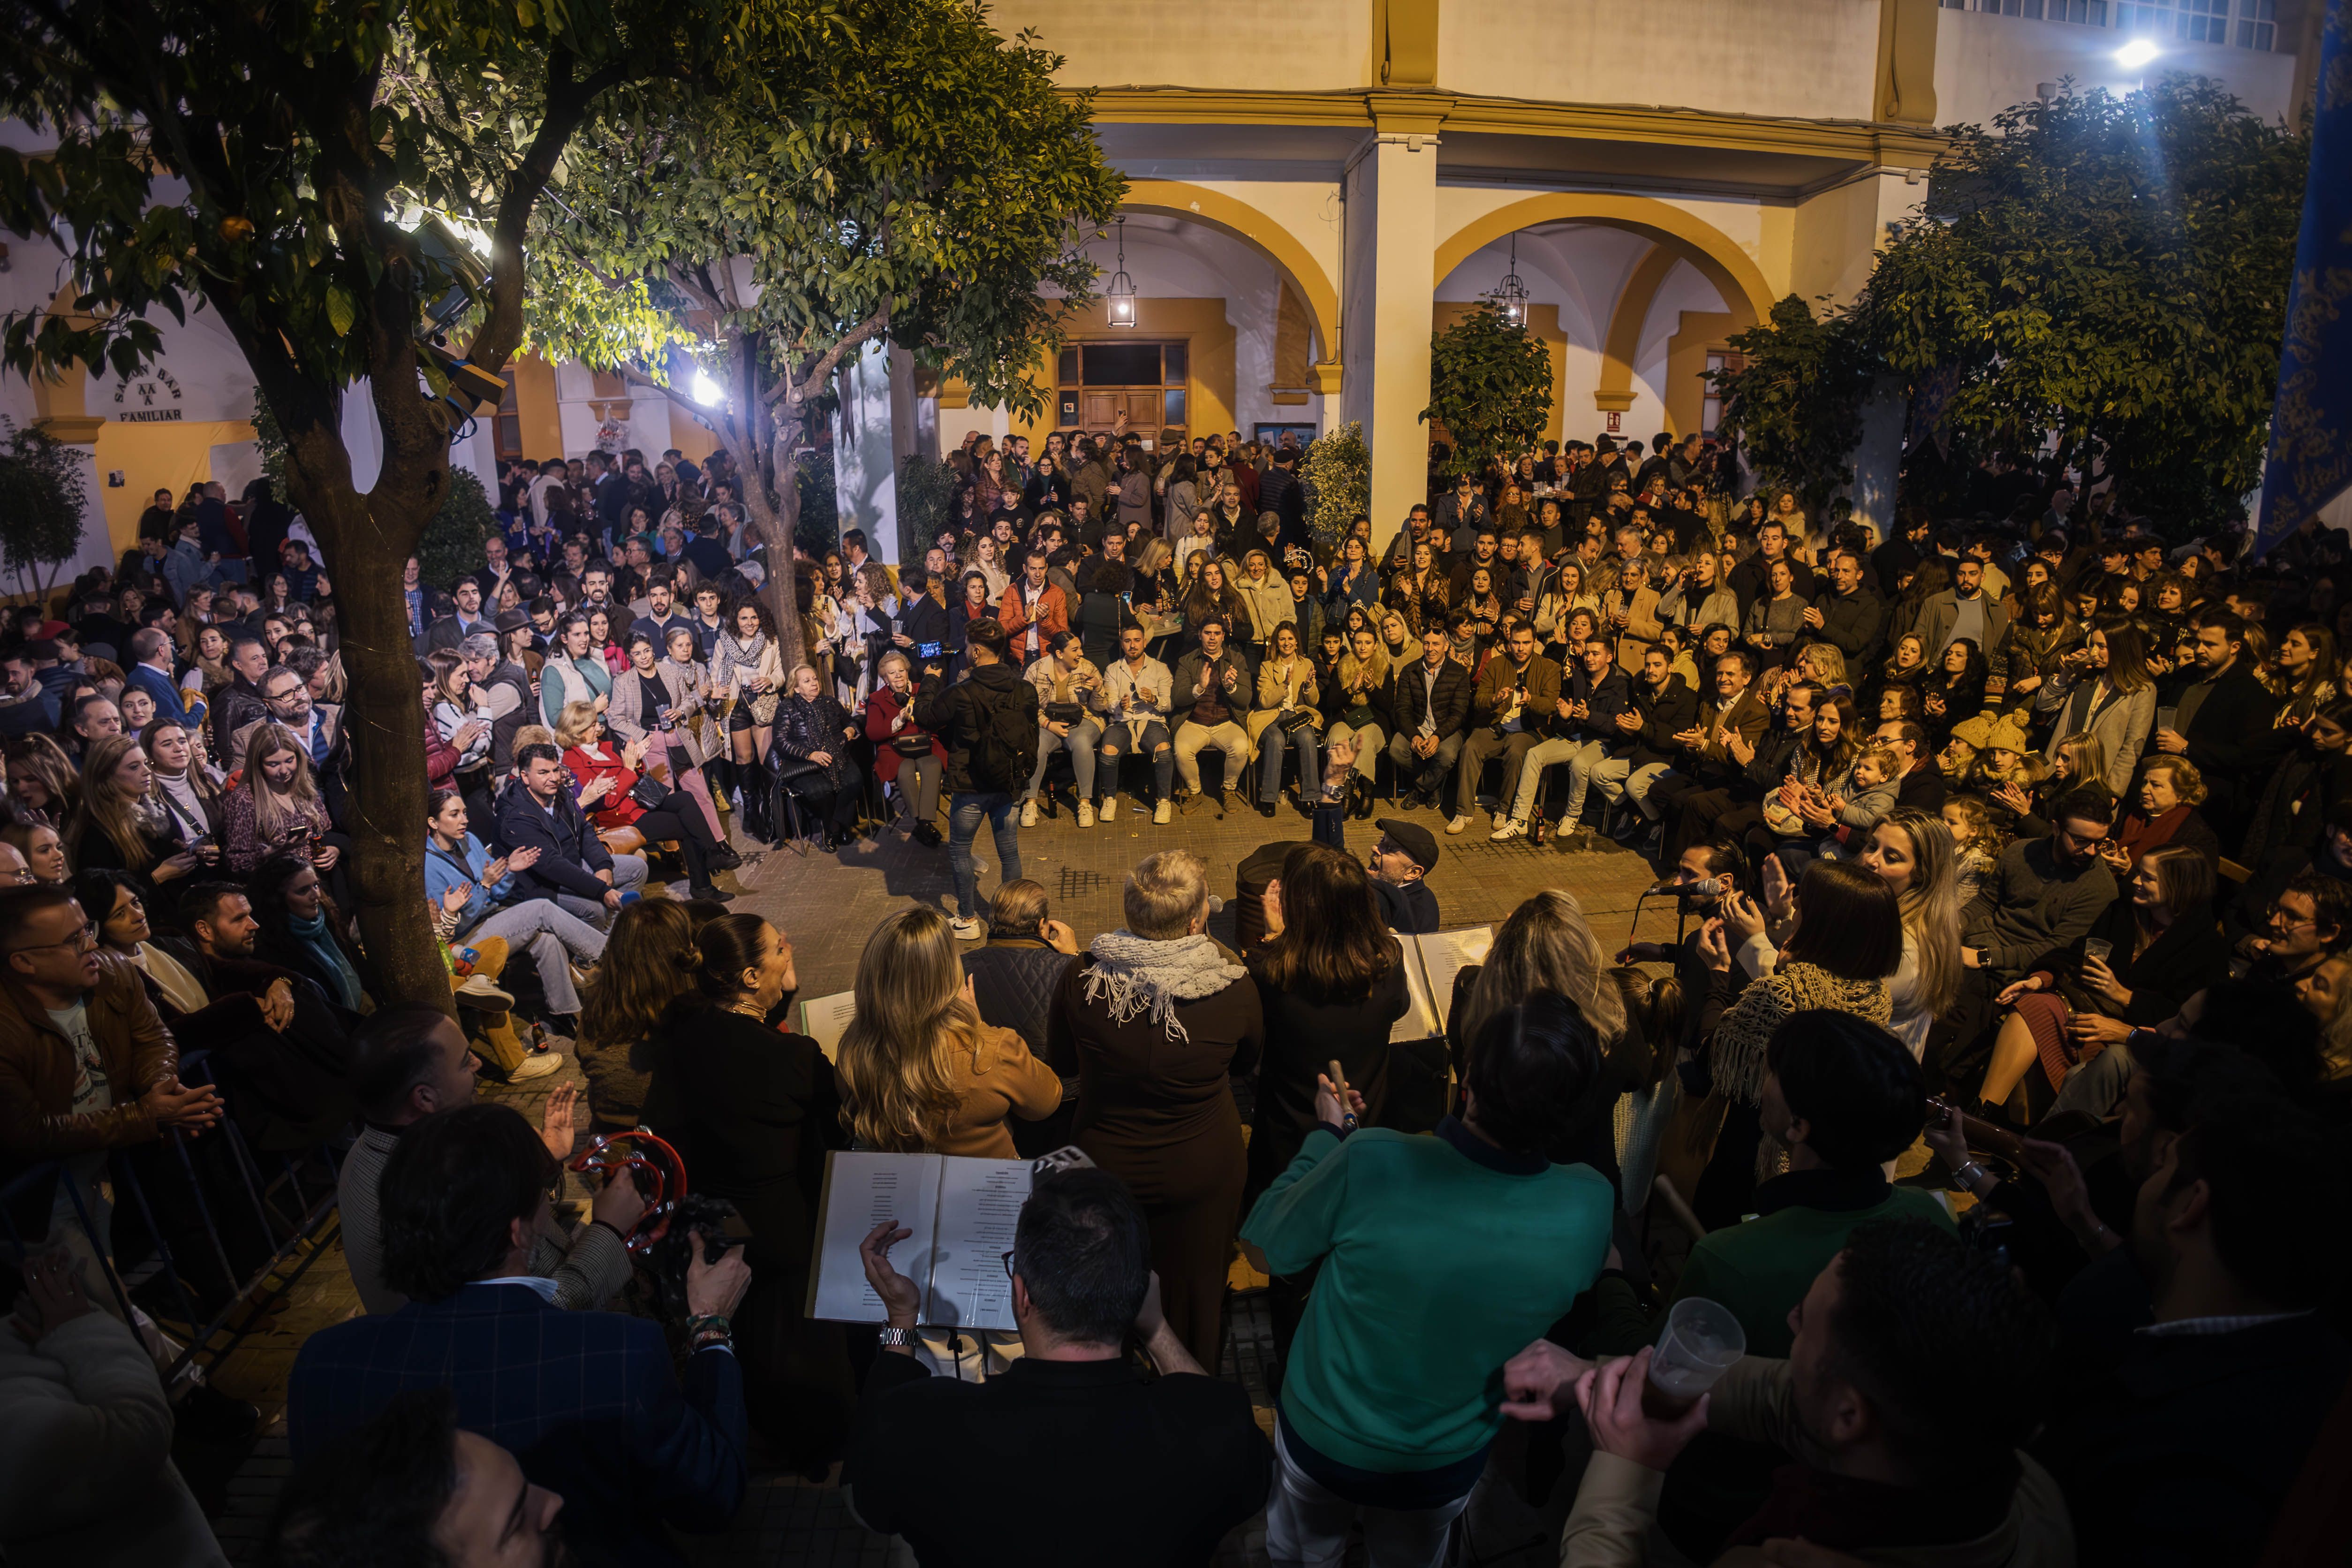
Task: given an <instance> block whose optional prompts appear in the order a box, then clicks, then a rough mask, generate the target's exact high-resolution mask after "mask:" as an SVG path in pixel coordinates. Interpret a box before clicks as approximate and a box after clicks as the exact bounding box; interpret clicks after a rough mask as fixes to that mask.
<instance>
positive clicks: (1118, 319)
mask: <svg viewBox="0 0 2352 1568" xmlns="http://www.w3.org/2000/svg"><path fill="white" fill-rule="evenodd" d="M1103 298H1104V299H1105V300H1108V302H1109V306H1110V324H1111V325H1112V326H1114V327H1131V326H1133V325H1135V279H1132V278H1129V276H1128V275H1127V220H1126V219H1125V218H1121V219H1119V220H1118V271H1116V272H1114V273H1112V274H1111V275H1110V287H1109V288H1108V289H1104V290H1103Z"/></svg>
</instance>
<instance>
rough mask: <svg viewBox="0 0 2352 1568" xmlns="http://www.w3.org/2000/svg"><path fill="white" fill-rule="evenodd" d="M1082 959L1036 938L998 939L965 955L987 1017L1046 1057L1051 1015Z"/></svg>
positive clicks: (977, 998) (975, 996) (966, 967)
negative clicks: (1066, 979)
mask: <svg viewBox="0 0 2352 1568" xmlns="http://www.w3.org/2000/svg"><path fill="white" fill-rule="evenodd" d="M1076 962H1077V961H1076V959H1074V958H1072V957H1071V956H1070V955H1069V954H1068V953H1066V952H1055V951H1054V950H1053V949H1052V948H1050V947H1047V946H1046V945H1045V942H1042V941H1040V940H1037V939H1035V938H1017V939H1014V940H1012V941H999V940H996V939H993V938H992V939H991V940H990V942H989V943H988V945H987V946H986V947H982V948H979V949H977V950H975V951H973V952H967V953H965V954H964V955H963V972H964V973H966V974H968V975H970V976H971V991H972V999H973V1000H974V1001H976V1002H978V1003H979V1004H980V1016H981V1019H982V1022H984V1023H990V1024H994V1025H995V1026H998V1027H999V1028H1003V1029H1011V1030H1013V1031H1014V1032H1016V1033H1017V1034H1019V1035H1020V1037H1022V1039H1024V1040H1025V1041H1026V1042H1028V1046H1029V1050H1030V1054H1031V1055H1033V1056H1034V1057H1036V1058H1037V1059H1038V1060H1040V1061H1043V1060H1044V1059H1045V1024H1046V1019H1047V1016H1048V1015H1049V1014H1050V1013H1051V1012H1052V1009H1053V1005H1054V997H1055V994H1057V993H1059V992H1060V990H1061V988H1062V981H1063V978H1064V977H1065V975H1066V974H1067V973H1068V971H1069V967H1070V965H1071V964H1072V963H1076Z"/></svg>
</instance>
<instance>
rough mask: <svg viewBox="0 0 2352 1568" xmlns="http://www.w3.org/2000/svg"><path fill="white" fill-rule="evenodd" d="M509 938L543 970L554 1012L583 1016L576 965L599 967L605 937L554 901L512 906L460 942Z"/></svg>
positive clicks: (542, 980)
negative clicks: (574, 978) (574, 973)
mask: <svg viewBox="0 0 2352 1568" xmlns="http://www.w3.org/2000/svg"><path fill="white" fill-rule="evenodd" d="M494 936H495V937H499V938H503V939H504V940H505V942H506V944H507V946H508V947H509V948H510V949H512V950H513V951H515V952H528V953H530V961H531V963H533V964H534V965H535V966H536V967H537V968H538V970H539V984H540V989H541V990H542V991H544V992H546V993H547V1005H548V1010H549V1011H551V1012H555V1013H577V1012H578V1011H580V992H579V989H578V988H577V987H576V986H574V985H573V984H572V961H573V960H575V959H576V960H578V961H579V962H580V963H583V964H590V963H596V962H597V961H598V960H600V959H602V958H603V957H604V932H603V931H598V930H597V929H596V928H595V927H594V926H593V925H590V924H589V923H588V922H587V921H583V920H582V919H581V918H580V917H579V916H578V915H575V914H573V913H572V911H571V910H567V909H565V908H563V907H562V905H560V904H558V903H556V902H555V900H552V899H531V900H527V901H525V902H523V903H520V904H509V905H508V906H507V907H506V908H505V909H502V910H496V911H494V912H493V913H491V914H490V915H489V916H488V917H487V918H485V919H484V920H483V921H482V922H481V923H480V924H478V925H477V926H475V927H474V929H473V930H471V931H467V932H466V933H465V935H464V936H462V937H460V938H458V941H459V942H474V941H478V940H480V939H483V938H488V937H494Z"/></svg>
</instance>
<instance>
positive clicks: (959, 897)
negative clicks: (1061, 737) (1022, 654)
mask: <svg viewBox="0 0 2352 1568" xmlns="http://www.w3.org/2000/svg"><path fill="white" fill-rule="evenodd" d="M1010 641H1011V638H1009V637H1007V636H1006V635H1005V631H1004V626H1003V623H1002V622H1000V621H998V620H996V619H994V618H993V617H991V616H982V617H981V618H980V619H978V620H976V621H973V622H972V623H971V625H970V626H966V627H965V628H964V657H965V659H966V662H967V663H968V664H969V665H970V667H971V673H970V674H968V675H967V676H965V677H964V679H961V680H960V681H958V682H957V683H956V684H955V685H953V686H948V685H946V684H945V683H944V681H943V679H942V672H943V670H944V668H945V667H944V665H941V664H929V665H926V666H924V668H923V686H922V689H921V690H920V691H919V692H918V693H917V694H916V697H915V722H916V723H918V724H920V725H921V726H922V727H923V728H924V729H926V730H929V731H930V732H931V733H932V734H934V735H936V736H938V737H939V738H940V743H941V744H942V745H944V746H946V747H947V749H948V765H947V776H946V779H945V781H944V782H945V784H946V788H947V792H948V865H949V866H950V868H952V869H953V870H954V872H955V898H956V908H955V916H956V918H955V933H956V935H957V937H958V938H960V939H961V940H962V941H965V942H977V941H979V940H980V939H981V938H982V936H985V935H986V934H987V933H988V926H987V922H985V921H982V919H981V916H980V894H979V888H978V879H977V878H976V877H975V876H974V874H973V871H972V865H971V841H972V839H973V837H975V836H976V835H977V834H978V833H979V832H980V821H981V818H982V816H986V817H987V818H988V820H989V823H990V826H992V828H993V830H994V831H995V834H996V858H997V860H998V862H999V865H998V885H999V886H1000V887H1001V886H1003V884H1004V883H1006V882H1011V881H1014V880H1016V879H1019V877H1020V875H1021V822H1020V818H1019V817H1018V816H1015V815H1014V814H1015V812H1016V811H1017V810H1018V809H1019V805H1018V803H1019V800H1020V797H1021V795H1022V793H1023V792H1024V790H1025V789H1026V788H1027V787H1028V783H1029V773H1030V769H1031V767H1032V765H1033V764H1034V762H1035V760H1036V755H1037V689H1036V688H1035V687H1034V686H1032V685H1030V684H1029V683H1028V682H1027V681H1025V680H1024V679H1021V677H1020V675H1019V674H1018V673H1017V672H1016V671H1015V670H1014V669H1013V667H1012V666H1011V665H1009V664H1007V663H1005V661H1004V652H1005V648H1006V647H1007V646H1008V645H1009V643H1010Z"/></svg>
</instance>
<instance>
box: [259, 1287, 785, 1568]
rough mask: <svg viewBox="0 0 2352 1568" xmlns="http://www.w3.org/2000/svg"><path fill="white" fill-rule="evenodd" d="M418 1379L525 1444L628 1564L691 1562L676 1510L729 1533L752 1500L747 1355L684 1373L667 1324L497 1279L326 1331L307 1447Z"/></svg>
mask: <svg viewBox="0 0 2352 1568" xmlns="http://www.w3.org/2000/svg"><path fill="white" fill-rule="evenodd" d="M419 1388H446V1389H448V1390H449V1391H450V1392H451V1393H452V1394H454V1395H455V1396H456V1399H457V1422H458V1425H460V1426H464V1427H465V1428H466V1429H467V1430H468V1431H471V1432H478V1433H480V1434H481V1435H482V1436H486V1437H488V1438H489V1439H490V1440H491V1441H493V1442H495V1443H498V1444H499V1445H500V1446H501V1447H505V1448H506V1449H507V1450H508V1451H509V1452H510V1453H512V1454H513V1455H514V1457H515V1459H516V1462H517V1463H519V1464H520V1465H521V1467H522V1472H523V1474H524V1475H525V1476H526V1477H528V1478H530V1480H531V1481H532V1482H534V1483H535V1484H537V1485H540V1486H542V1487H546V1488H547V1489H550V1490H551V1491H553V1492H555V1493H557V1494H558V1495H560V1496H561V1497H562V1499H563V1500H564V1504H565V1512H566V1514H567V1517H569V1518H571V1519H572V1521H574V1522H573V1524H572V1529H573V1530H574V1531H583V1532H586V1538H588V1539H595V1540H599V1541H602V1542H605V1543H606V1545H607V1546H608V1548H610V1549H611V1550H612V1552H613V1554H614V1556H615V1557H616V1558H618V1559H619V1560H621V1561H624V1562H628V1563H678V1562H680V1561H681V1559H680V1558H679V1557H678V1556H677V1552H675V1551H674V1550H673V1549H672V1548H671V1546H670V1544H669V1542H668V1541H667V1538H666V1537H665V1535H664V1534H663V1531H662V1524H663V1523H664V1522H665V1521H667V1523H669V1524H673V1525H676V1526H677V1528H679V1529H681V1530H687V1531H719V1530H724V1529H725V1528H726V1527H727V1523H728V1521H729V1520H730V1519H731V1518H732V1517H733V1515H734V1513H735V1510H736V1508H737V1505H739V1504H740V1502H741V1501H742V1499H743V1486H744V1476H745V1459H744V1450H745V1447H746V1445H747V1443H748V1441H749V1433H748V1431H747V1429H746V1426H745V1415H744V1407H743V1374H742V1369H741V1368H740V1366H739V1365H738V1364H737V1363H736V1360H735V1358H734V1357H733V1356H731V1355H727V1354H722V1353H719V1352H715V1351H704V1352H700V1353H698V1354H696V1355H692V1356H689V1357H688V1358H687V1362H686V1369H685V1373H684V1374H683V1381H682V1383H681V1378H680V1374H678V1373H676V1372H674V1371H673V1370H672V1367H671V1358H670V1352H669V1346H668V1343H667V1342H666V1341H665V1340H664V1338H663V1335H662V1330H661V1325H659V1324H658V1323H656V1322H653V1321H650V1320H648V1319H643V1318H630V1317H624V1316H622V1315H621V1314H619V1313H617V1312H566V1311H561V1310H557V1309H556V1308H555V1307H553V1306H551V1305H550V1304H549V1303H548V1302H546V1301H544V1300H541V1299H540V1296H539V1293H538V1292H537V1291H536V1290H534V1289H528V1288H526V1287H523V1286H520V1285H513V1284H492V1283H489V1282H487V1281H480V1282H477V1283H475V1284H471V1285H467V1286H466V1287H464V1288H463V1289H460V1290H459V1291H458V1292H457V1294H456V1295H455V1296H452V1297H450V1298H449V1299H448V1300H444V1301H435V1302H430V1303H427V1302H421V1301H412V1302H411V1303H409V1304H408V1305H407V1306H405V1307H404V1308H402V1309H401V1310H399V1311H397V1312H393V1313H389V1314H386V1315H384V1316H381V1317H365V1318H354V1319H352V1320H350V1321H347V1322H341V1323H337V1324H334V1325H333V1326H332V1327H330V1328H325V1329H321V1330H320V1331H318V1332H317V1333H315V1334H312V1335H311V1336H310V1339H309V1341H308V1342H305V1343H304V1344H303V1346H302V1350H301V1353H300V1354H299V1355H298V1356H296V1357H295V1359H294V1372H293V1375H292V1377H291V1379H290V1380H289V1383H288V1385H287V1391H286V1432H287V1437H288V1440H289V1443H290V1445H291V1447H292V1448H293V1451H294V1456H295V1458H298V1459H299V1458H304V1457H306V1456H307V1455H309V1454H310V1453H312V1452H314V1451H316V1450H317V1449H319V1448H320V1447H323V1446H324V1445H326V1444H327V1443H329V1442H330V1441H331V1440H332V1439H334V1438H335V1437H337V1436H341V1435H342V1434H343V1433H345V1432H348V1431H350V1430H351V1429H352V1428H353V1427H355V1426H360V1425H362V1423H364V1422H366V1421H367V1420H368V1419H369V1418H370V1417H371V1416H373V1415H375V1414H376V1413H377V1412H378V1411H380V1410H382V1409H383V1407H384V1405H387V1404H388V1403H390V1402H391V1400H392V1398H393V1396H394V1395H395V1394H402V1393H405V1392H407V1391H408V1390H411V1389H419Z"/></svg>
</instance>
